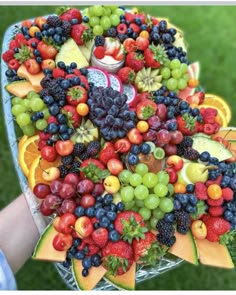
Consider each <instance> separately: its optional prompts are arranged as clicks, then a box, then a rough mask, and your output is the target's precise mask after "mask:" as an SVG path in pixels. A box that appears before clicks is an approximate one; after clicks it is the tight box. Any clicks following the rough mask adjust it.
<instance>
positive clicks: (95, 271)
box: [71, 259, 107, 290]
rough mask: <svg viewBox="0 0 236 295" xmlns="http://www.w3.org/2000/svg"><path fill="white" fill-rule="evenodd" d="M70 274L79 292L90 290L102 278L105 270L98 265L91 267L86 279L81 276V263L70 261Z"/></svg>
mask: <svg viewBox="0 0 236 295" xmlns="http://www.w3.org/2000/svg"><path fill="white" fill-rule="evenodd" d="M71 262H72V273H73V276H74V279H75V281H76V284H77V286H78V288H79V289H80V290H92V289H93V288H94V287H95V286H96V285H97V283H98V282H100V280H101V279H102V278H103V277H104V275H105V273H106V272H107V270H106V269H105V268H104V267H103V266H102V265H100V266H99V267H91V268H90V269H89V274H88V276H87V277H83V276H82V270H83V266H82V261H81V260H78V259H72V261H71Z"/></svg>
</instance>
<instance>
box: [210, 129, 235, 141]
mask: <svg viewBox="0 0 236 295" xmlns="http://www.w3.org/2000/svg"><path fill="white" fill-rule="evenodd" d="M218 136H220V137H222V138H224V139H225V140H229V141H236V128H235V127H232V126H229V127H225V128H220V130H219V132H217V133H216V134H213V135H212V136H211V137H212V138H213V139H214V138H216V137H218Z"/></svg>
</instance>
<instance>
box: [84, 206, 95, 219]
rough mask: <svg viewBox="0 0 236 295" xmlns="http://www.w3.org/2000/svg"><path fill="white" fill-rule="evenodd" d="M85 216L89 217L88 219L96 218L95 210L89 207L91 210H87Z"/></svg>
mask: <svg viewBox="0 0 236 295" xmlns="http://www.w3.org/2000/svg"><path fill="white" fill-rule="evenodd" d="M85 215H87V216H88V217H94V216H95V210H94V208H93V207H89V208H87V209H85Z"/></svg>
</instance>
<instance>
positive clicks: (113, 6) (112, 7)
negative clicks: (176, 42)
mask: <svg viewBox="0 0 236 295" xmlns="http://www.w3.org/2000/svg"><path fill="white" fill-rule="evenodd" d="M106 7H108V8H110V9H111V11H114V10H116V9H117V8H118V6H116V5H106Z"/></svg>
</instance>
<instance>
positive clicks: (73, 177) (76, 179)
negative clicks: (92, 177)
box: [64, 172, 79, 187]
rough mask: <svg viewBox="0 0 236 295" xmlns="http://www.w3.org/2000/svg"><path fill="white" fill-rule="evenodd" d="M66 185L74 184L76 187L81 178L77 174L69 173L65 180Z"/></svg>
mask: <svg viewBox="0 0 236 295" xmlns="http://www.w3.org/2000/svg"><path fill="white" fill-rule="evenodd" d="M64 183H69V184H73V185H74V186H75V187H76V186H77V185H78V183H79V176H78V174H76V173H72V172H71V173H68V174H67V175H66V177H65V178H64Z"/></svg>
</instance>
